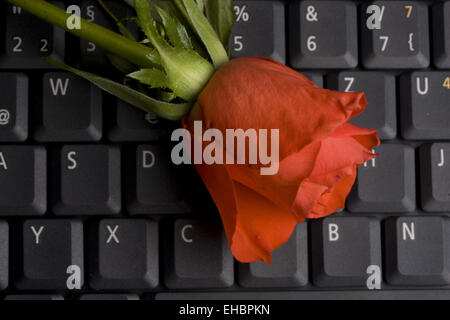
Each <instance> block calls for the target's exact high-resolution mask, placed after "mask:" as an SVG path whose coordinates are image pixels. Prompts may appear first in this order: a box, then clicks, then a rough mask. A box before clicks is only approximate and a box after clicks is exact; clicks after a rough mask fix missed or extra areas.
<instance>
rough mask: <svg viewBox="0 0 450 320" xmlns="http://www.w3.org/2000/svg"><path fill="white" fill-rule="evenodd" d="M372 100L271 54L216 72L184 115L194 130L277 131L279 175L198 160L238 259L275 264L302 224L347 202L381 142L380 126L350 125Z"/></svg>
mask: <svg viewBox="0 0 450 320" xmlns="http://www.w3.org/2000/svg"><path fill="white" fill-rule="evenodd" d="M366 104H367V102H366V99H365V96H364V93H362V92H358V93H343V92H337V91H330V90H325V89H320V88H318V87H317V86H316V85H315V84H314V83H313V82H311V81H310V80H308V79H307V78H305V77H304V76H302V75H301V74H300V73H298V72H296V71H294V70H292V69H290V68H288V67H286V66H284V65H282V64H280V63H278V62H276V61H274V60H271V59H265V58H256V57H247V58H240V59H235V60H232V61H231V62H229V63H228V64H226V65H225V66H223V67H222V68H220V69H219V70H218V71H217V72H216V73H215V75H214V76H213V77H212V78H211V80H210V81H209V83H208V85H207V86H206V87H205V89H204V90H203V91H202V93H201V94H200V96H199V98H198V101H197V105H196V107H195V108H194V109H193V111H192V112H191V114H190V116H189V119H186V126H187V127H188V128H189V129H190V130H191V132H192V131H193V121H194V120H201V121H202V122H203V128H205V130H206V129H208V128H216V129H219V130H220V131H221V132H222V133H223V135H225V130H226V129H233V128H241V129H243V130H247V129H252V128H253V129H279V171H278V172H277V173H276V174H275V175H261V172H260V168H261V167H262V166H261V165H251V166H249V165H239V164H226V165H225V164H213V165H207V164H199V165H196V169H197V171H198V173H199V174H200V176H201V177H202V179H203V181H204V183H205V185H206V187H207V188H208V191H209V192H210V194H211V196H212V198H213V200H214V202H215V204H216V205H217V208H218V210H219V212H220V215H221V218H222V220H223V224H224V227H225V231H226V234H227V237H228V241H229V243H230V248H231V251H232V253H233V255H234V256H235V258H236V259H237V260H239V261H241V262H252V261H256V260H259V259H262V260H264V261H265V262H266V263H270V261H271V252H272V251H273V250H275V249H276V248H278V247H279V246H281V245H282V244H283V243H285V242H286V241H287V240H288V239H289V237H290V235H291V233H292V231H293V230H294V227H295V225H296V223H298V222H303V221H304V220H305V219H306V218H319V217H323V216H326V215H329V214H332V213H334V212H336V211H337V210H338V209H339V208H343V207H344V206H345V199H346V197H347V195H348V193H349V192H350V190H351V188H352V186H353V183H354V181H355V177H356V173H357V167H358V166H359V165H361V164H363V163H364V162H366V161H368V160H370V159H372V158H374V157H375V155H374V154H373V153H372V151H371V150H372V148H373V147H374V146H377V145H379V139H378V137H377V133H376V131H375V130H369V129H364V128H360V127H357V126H354V125H352V124H349V123H347V121H348V120H349V119H351V118H353V117H355V116H357V115H358V114H360V113H361V112H362V111H363V110H364V108H365V106H366ZM212 143H214V142H212ZM268 149H269V150H270V147H268ZM224 153H225V151H224Z"/></svg>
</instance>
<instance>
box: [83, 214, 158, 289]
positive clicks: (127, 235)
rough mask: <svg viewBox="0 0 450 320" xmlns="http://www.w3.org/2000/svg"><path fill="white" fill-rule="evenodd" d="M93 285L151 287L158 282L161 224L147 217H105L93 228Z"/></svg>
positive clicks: (95, 287) (91, 276)
mask: <svg viewBox="0 0 450 320" xmlns="http://www.w3.org/2000/svg"><path fill="white" fill-rule="evenodd" d="M91 239H92V240H91V243H92V247H91V248H92V250H90V251H89V253H90V256H89V258H90V259H89V274H90V281H89V282H90V285H91V286H92V287H93V288H94V289H96V290H100V289H119V290H120V289H149V288H154V287H156V286H157V285H158V279H159V273H158V270H159V262H158V251H159V248H158V227H157V225H156V223H155V222H151V221H146V220H122V219H120V220H119V219H116V220H102V221H100V223H99V225H98V226H96V227H95V229H93V237H92V238H91Z"/></svg>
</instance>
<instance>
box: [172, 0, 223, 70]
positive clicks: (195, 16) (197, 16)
mask: <svg viewBox="0 0 450 320" xmlns="http://www.w3.org/2000/svg"><path fill="white" fill-rule="evenodd" d="M173 1H174V2H175V4H176V5H177V7H178V9H179V10H180V11H181V12H182V13H183V14H184V16H185V18H186V19H187V20H188V21H189V23H190V25H191V27H192V28H193V29H194V30H195V32H196V33H197V35H198V36H199V38H200V39H201V40H202V42H203V44H204V45H205V47H206V50H207V51H208V53H209V56H210V57H211V60H212V62H213V64H214V66H215V67H216V69H218V68H220V67H221V66H222V65H223V64H225V63H227V62H228V53H227V52H226V50H225V47H224V46H223V44H222V42H221V41H220V39H219V36H218V35H217V33H216V31H215V30H214V28H213V27H212V26H211V24H210V23H209V21H208V19H207V18H206V16H205V15H204V14H203V11H201V10H200V9H199V7H198V5H197V3H196V2H195V0H173Z"/></svg>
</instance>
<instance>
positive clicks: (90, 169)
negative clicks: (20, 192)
mask: <svg viewBox="0 0 450 320" xmlns="http://www.w3.org/2000/svg"><path fill="white" fill-rule="evenodd" d="M52 160H53V161H52V172H54V173H56V174H55V175H54V176H53V177H52V184H51V187H52V193H51V194H52V203H53V211H54V213H55V214H56V215H101V214H118V213H119V212H120V209H121V171H120V150H119V148H118V147H116V146H106V145H72V146H70V145H68V146H64V147H63V148H62V149H61V151H60V153H59V154H57V155H55V157H53V159H52Z"/></svg>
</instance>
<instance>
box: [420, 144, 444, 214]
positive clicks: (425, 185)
mask: <svg viewBox="0 0 450 320" xmlns="http://www.w3.org/2000/svg"><path fill="white" fill-rule="evenodd" d="M420 181H421V192H422V209H423V210H425V211H431V212H450V143H433V144H431V145H425V146H423V147H421V149H420Z"/></svg>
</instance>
